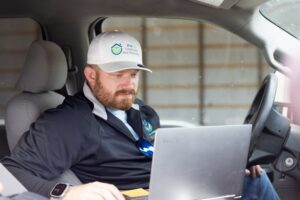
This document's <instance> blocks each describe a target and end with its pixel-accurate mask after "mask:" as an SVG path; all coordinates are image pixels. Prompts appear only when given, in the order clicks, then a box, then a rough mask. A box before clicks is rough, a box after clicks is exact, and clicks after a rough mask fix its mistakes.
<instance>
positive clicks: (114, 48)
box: [111, 43, 122, 55]
mask: <svg viewBox="0 0 300 200" xmlns="http://www.w3.org/2000/svg"><path fill="white" fill-rule="evenodd" d="M111 52H112V53H113V54H114V55H119V54H120V53H122V45H121V43H119V44H118V43H116V44H114V45H113V46H112V47H111Z"/></svg>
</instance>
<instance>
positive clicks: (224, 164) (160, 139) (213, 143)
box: [149, 125, 251, 200]
mask: <svg viewBox="0 0 300 200" xmlns="http://www.w3.org/2000/svg"><path fill="white" fill-rule="evenodd" d="M250 137H251V125H234V126H205V127H197V128H164V129H158V130H157V133H156V138H155V144H154V146H155V153H154V156H153V162H152V171H151V178H150V190H149V193H150V195H149V200H200V199H238V198H241V191H242V186H243V179H244V175H245V167H246V163H247V157H248V148H249V143H250Z"/></svg>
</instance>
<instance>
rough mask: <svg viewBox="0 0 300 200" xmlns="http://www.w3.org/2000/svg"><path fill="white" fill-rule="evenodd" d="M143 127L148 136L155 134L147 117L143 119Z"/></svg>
mask: <svg viewBox="0 0 300 200" xmlns="http://www.w3.org/2000/svg"><path fill="white" fill-rule="evenodd" d="M143 127H144V129H145V131H146V132H147V133H148V135H149V136H152V135H154V134H155V131H153V126H152V125H151V123H150V122H149V121H148V120H147V119H143Z"/></svg>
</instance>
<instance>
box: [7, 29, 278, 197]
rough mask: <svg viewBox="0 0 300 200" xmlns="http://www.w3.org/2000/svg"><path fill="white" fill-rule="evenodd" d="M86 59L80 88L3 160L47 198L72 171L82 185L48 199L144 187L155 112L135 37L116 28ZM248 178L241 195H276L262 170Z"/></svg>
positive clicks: (112, 194) (60, 189)
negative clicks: (145, 98)
mask: <svg viewBox="0 0 300 200" xmlns="http://www.w3.org/2000/svg"><path fill="white" fill-rule="evenodd" d="M87 63H88V64H87V66H86V67H85V69H84V75H85V78H86V83H85V84H84V87H83V91H82V92H79V93H78V94H76V95H75V96H72V97H67V98H66V100H65V101H64V103H63V104H62V105H60V106H58V107H57V108H55V109H50V110H48V111H46V112H45V113H44V114H42V115H41V116H40V118H39V119H38V120H37V121H36V122H35V123H34V124H33V125H32V126H31V128H30V130H29V131H28V132H26V133H25V135H24V137H22V138H21V139H20V141H19V143H18V145H17V146H16V148H15V149H14V151H13V152H12V154H11V156H10V157H6V158H5V159H4V161H3V164H4V165H5V166H6V167H7V168H8V169H9V170H10V171H11V172H12V173H13V174H14V175H15V176H16V177H17V178H18V179H19V180H20V181H21V182H22V183H23V184H24V185H25V186H26V187H27V188H28V189H29V190H30V191H34V192H37V193H40V194H43V195H45V196H49V194H50V191H51V189H52V188H53V187H54V185H55V184H57V183H56V182H55V181H53V180H54V179H55V178H57V177H58V176H60V175H61V174H62V173H63V172H64V171H65V170H66V169H72V171H73V172H74V173H75V174H76V175H77V176H78V177H79V178H80V180H81V181H82V182H83V183H84V184H83V185H79V186H71V187H68V186H66V185H64V184H59V185H57V186H56V187H55V188H54V190H53V191H52V197H53V199H63V200H74V199H80V200H85V199H91V200H94V199H95V200H98V199H99V200H123V199H124V197H123V196H122V195H121V193H120V191H119V190H126V189H133V188H148V186H149V177H150V167H151V155H152V150H151V149H152V143H153V134H154V130H155V129H157V128H158V127H159V118H158V115H157V114H156V112H155V111H154V110H153V109H152V108H151V107H149V106H147V105H145V104H143V102H142V101H141V100H139V99H136V92H137V90H138V80H139V72H140V71H141V70H144V71H151V70H149V69H147V68H146V67H145V66H143V65H142V51H141V47H140V44H139V43H138V41H136V40H135V39H134V38H132V37H131V36H129V35H127V34H125V33H121V32H117V31H114V32H107V33H103V34H101V35H98V36H97V37H96V38H95V39H94V40H93V41H92V43H91V45H90V47H89V50H88V58H87ZM252 171H253V172H255V173H257V175H260V173H261V172H260V169H259V168H258V167H253V168H252ZM247 180H248V182H247V185H246V186H245V187H244V188H245V190H244V191H245V197H249V198H250V199H256V198H252V197H250V195H256V196H258V197H259V198H260V199H268V200H271V199H277V198H278V197H277V194H276V192H275V191H274V189H273V188H272V186H271V184H270V182H269V180H268V179H267V178H266V175H265V174H264V173H263V174H262V175H261V177H257V178H254V179H253V180H251V178H248V179H247ZM95 181H96V182H95ZM250 193H251V194H250Z"/></svg>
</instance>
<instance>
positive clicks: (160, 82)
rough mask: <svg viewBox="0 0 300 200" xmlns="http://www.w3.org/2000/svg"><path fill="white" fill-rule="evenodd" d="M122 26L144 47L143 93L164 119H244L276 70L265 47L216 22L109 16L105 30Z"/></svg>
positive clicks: (198, 121) (223, 121) (222, 121)
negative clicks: (267, 77)
mask: <svg viewBox="0 0 300 200" xmlns="http://www.w3.org/2000/svg"><path fill="white" fill-rule="evenodd" d="M110 30H120V31H124V32H128V33H129V34H131V35H132V36H134V37H136V38H137V39H138V40H139V41H140V42H141V44H142V46H143V58H144V64H145V65H147V66H148V67H149V68H150V69H152V70H153V73H152V74H149V73H143V76H142V80H141V87H140V96H139V97H140V98H142V99H143V100H144V101H145V102H147V103H148V104H150V105H151V106H153V107H154V108H155V109H156V110H157V111H158V113H159V115H160V117H161V119H162V120H176V121H184V122H188V123H192V124H200V125H217V124H240V123H242V122H243V119H244V117H245V116H246V113H247V111H248V109H249V107H250V103H251V101H252V99H253V98H254V95H255V93H256V91H257V89H258V87H259V85H260V83H261V81H262V79H263V78H264V76H265V75H266V74H267V73H268V72H270V71H271V68H270V67H268V65H267V64H266V62H265V61H264V59H263V56H262V55H261V53H260V51H259V50H258V49H257V48H256V47H254V46H252V45H251V44H249V43H248V42H246V41H245V40H243V39H241V38H240V37H238V36H236V35H234V34H232V33H230V32H228V31H226V30H224V29H222V28H220V27H217V26H216V25H213V24H208V23H201V22H196V21H189V20H177V19H157V18H107V19H106V20H105V21H104V22H103V24H102V31H110Z"/></svg>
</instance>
